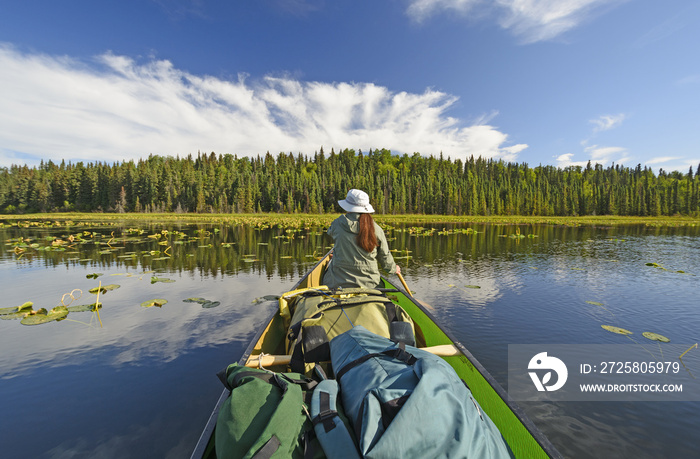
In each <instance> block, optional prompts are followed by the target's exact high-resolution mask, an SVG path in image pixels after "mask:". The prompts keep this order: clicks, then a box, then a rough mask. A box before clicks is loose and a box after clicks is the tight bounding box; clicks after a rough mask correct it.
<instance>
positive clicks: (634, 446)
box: [0, 223, 700, 458]
mask: <svg viewBox="0 0 700 459" xmlns="http://www.w3.org/2000/svg"><path fill="white" fill-rule="evenodd" d="M130 225H131V224H129V223H124V224H118V225H86V226H78V225H74V226H71V227H65V226H61V227H51V226H46V227H43V226H42V227H30V228H17V227H5V228H0V238H1V239H2V241H3V242H4V245H3V246H2V249H1V250H0V287H1V288H2V291H3V303H2V304H1V305H0V307H9V306H17V305H20V304H22V303H24V302H25V301H32V302H33V303H34V308H35V309H37V308H40V307H45V308H47V309H50V308H52V307H54V306H57V305H59V304H60V300H61V297H62V295H63V294H64V293H66V292H69V291H71V290H73V289H75V288H78V289H81V290H82V291H83V298H81V299H80V300H79V303H80V304H83V303H88V302H91V301H94V299H95V296H94V295H90V294H88V293H87V292H88V291H89V289H91V288H94V287H96V286H97V285H98V283H99V282H102V284H111V283H114V284H119V285H120V286H121V287H120V288H119V289H117V290H113V291H110V292H108V293H106V294H104V295H101V297H100V302H101V303H103V307H102V309H101V310H100V317H101V319H102V322H103V324H104V327H102V328H100V327H99V325H98V323H97V321H96V320H95V319H94V317H93V313H89V312H82V313H76V314H73V313H70V314H69V316H68V318H67V319H66V320H64V321H62V322H53V323H48V324H44V325H38V326H23V325H21V324H20V323H19V321H17V320H1V321H0V344H1V346H0V348H1V349H2V352H1V353H0V371H1V373H0V381H1V384H2V386H3V398H2V399H1V400H0V411H2V413H3V418H4V419H10V420H12V422H11V423H9V425H8V426H7V427H5V428H3V429H0V436H1V437H2V443H3V445H4V449H3V456H4V457H10V458H13V457H82V456H86V457H87V456H99V457H112V456H114V457H124V456H129V457H145V456H150V455H152V454H153V453H154V452H156V455H157V456H166V457H168V456H169V457H187V456H188V455H189V453H190V450H191V448H192V447H193V445H194V444H195V442H196V440H197V437H198V435H199V433H200V428H201V427H202V426H203V425H204V423H205V421H206V418H207V417H208V415H209V409H210V407H211V406H212V404H213V403H214V401H215V400H216V398H217V396H218V393H219V391H220V386H219V383H218V381H217V380H216V378H215V376H214V373H215V372H216V371H217V370H218V369H220V368H222V367H223V366H225V365H226V364H227V363H230V362H233V361H236V360H237V359H238V358H239V356H240V355H241V353H242V352H243V349H244V348H245V346H246V345H247V343H248V341H249V340H250V339H251V337H252V336H253V334H254V332H255V331H256V330H257V329H258V327H260V326H261V325H262V324H263V323H264V321H265V320H266V318H267V317H268V315H269V314H270V312H271V311H272V310H273V309H274V308H275V304H274V302H270V301H265V300H263V301H260V302H256V301H255V299H256V298H261V297H263V296H264V295H276V294H279V293H281V292H283V291H285V290H286V289H288V288H290V287H291V286H292V285H293V284H294V282H295V281H296V280H297V279H298V278H299V277H300V276H301V275H303V273H305V272H306V270H307V269H308V268H309V267H310V266H311V265H312V264H313V263H314V262H315V260H316V258H317V257H318V256H320V255H322V254H323V253H325V252H326V251H327V249H328V247H329V245H330V243H331V242H332V241H331V240H330V238H329V237H327V236H326V235H325V234H324V232H323V228H302V229H298V230H297V229H289V228H277V227H275V228H261V229H259V228H253V227H245V226H227V225H184V224H183V225H177V224H168V225H160V224H153V225H140V226H130ZM385 230H386V232H387V235H388V237H389V239H390V244H391V246H392V248H393V249H395V250H396V252H394V254H395V257H396V258H397V263H398V264H399V265H401V266H402V268H403V269H404V274H405V277H406V280H407V281H408V283H409V286H410V287H411V289H412V290H415V291H416V292H417V293H416V296H417V297H419V298H421V299H423V300H425V301H426V302H427V303H429V304H431V305H432V306H433V307H434V308H435V314H436V315H437V317H438V318H439V319H440V320H441V321H442V322H443V323H444V324H445V326H446V327H448V328H449V329H450V330H451V331H452V332H453V333H454V334H455V335H456V337H457V338H458V339H459V340H460V341H462V342H463V343H464V344H465V345H466V346H467V347H468V348H469V349H470V350H471V351H472V353H473V354H474V355H475V356H477V358H478V359H479V360H480V361H481V362H482V364H483V365H484V366H485V367H486V368H487V369H488V370H489V371H490V372H491V373H492V374H493V375H494V377H496V379H497V380H499V381H500V382H501V383H502V384H503V385H504V386H505V383H506V381H507V345H508V344H515V343H530V344H532V343H567V344H574V343H611V344H614V343H623V342H624V343H628V342H629V341H621V340H625V339H626V338H624V337H620V336H619V335H615V334H612V333H609V332H607V331H605V330H603V329H602V328H601V325H602V324H611V325H617V326H622V327H624V328H627V329H629V330H632V331H634V332H635V335H633V338H634V339H636V340H637V341H639V342H640V343H643V341H644V340H645V339H644V338H642V337H641V332H643V331H653V332H658V333H661V334H663V335H665V336H668V337H669V338H671V340H672V342H674V343H683V342H688V343H689V344H692V343H694V342H698V341H700V336H699V335H698V330H700V316H699V315H698V313H697V300H696V299H695V295H694V292H695V291H696V290H697V275H698V274H700V229H698V228H692V227H681V228H656V227H645V226H629V227H615V228H606V227H564V226H551V225H520V226H514V225H443V224H441V225H438V226H435V227H431V226H429V225H423V227H422V228H416V227H412V226H410V225H408V224H406V225H396V226H388V225H385ZM467 230H469V231H467ZM71 236H72V240H71ZM519 236H523V237H519ZM57 241H58V242H57ZM651 262H653V263H656V264H657V265H659V266H662V267H663V268H665V269H661V268H658V267H654V266H647V265H646V263H651ZM678 271H683V273H679V272H678ZM91 273H100V274H102V275H101V276H100V277H98V278H96V279H88V278H87V277H86V276H87V275H88V274H91ZM126 274H129V275H131V276H127V275H126ZM154 276H155V277H158V278H168V279H171V280H173V281H174V282H173V283H161V282H156V283H151V277H154ZM475 287H479V288H475ZM192 297H203V298H206V299H209V300H212V301H219V302H220V305H219V306H218V307H215V308H210V309H207V308H202V307H201V305H200V304H199V303H188V302H185V301H183V300H185V299H187V298H192ZM153 298H164V299H167V300H168V303H167V304H165V305H163V306H162V307H161V308H157V307H152V308H142V307H141V306H140V305H141V303H142V302H144V301H146V300H149V299H153ZM593 303H599V304H600V305H597V304H593ZM644 344H646V343H644ZM654 345H656V343H654ZM691 352H693V351H691ZM694 370H696V373H697V374H700V368H695V369H694ZM47 381H49V382H50V384H49V383H47ZM47 387H51V388H56V389H52V390H51V391H50V392H49V393H48V394H47ZM28 394H42V396H36V395H31V396H30V395H28ZM523 405H524V408H525V410H526V411H527V413H528V414H529V415H530V416H531V417H532V418H533V420H534V421H535V422H536V424H537V425H538V426H539V427H540V428H541V429H542V430H544V431H545V433H546V434H547V435H548V436H549V437H550V439H551V440H552V441H553V443H554V444H555V445H556V446H557V447H558V448H559V449H560V450H561V451H562V452H563V453H564V454H565V455H566V456H569V457H577V458H578V457H582V458H585V457H629V456H634V457H658V456H666V457H685V456H688V455H689V454H693V453H694V452H695V451H696V450H697V447H698V443H697V440H696V438H697V437H696V435H695V434H694V430H693V429H694V426H696V425H697V424H698V423H700V415H699V414H698V413H699V412H700V410H698V408H699V406H698V403H675V404H663V403H647V404H643V403H640V404H623V403H620V404H603V403H593V404H582V403H559V404H553V403H550V404H537V405H535V404H523ZM37 413H41V416H40V417H39V415H38V414H37ZM37 419H41V423H42V424H43V425H57V426H58V425H61V426H70V429H67V428H55V429H49V431H47V432H43V433H42V435H41V436H40V437H37V436H36V435H35V434H34V433H33V430H32V428H31V426H35V425H36V423H37Z"/></svg>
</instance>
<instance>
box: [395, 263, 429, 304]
mask: <svg viewBox="0 0 700 459" xmlns="http://www.w3.org/2000/svg"><path fill="white" fill-rule="evenodd" d="M396 275H397V276H399V280H400V281H401V285H403V288H404V289H405V290H406V293H408V294H409V295H411V296H413V293H411V289H410V288H408V284H407V283H406V280H405V279H404V278H403V276H402V275H401V273H399V272H397V273H396ZM414 300H416V301H417V302H419V303H420V304H422V305H423V306H425V307H426V308H428V309H430V310H431V311H434V310H435V308H434V307H432V306H430V305H429V304H428V303H426V302H425V301H421V300H419V299H418V298H414Z"/></svg>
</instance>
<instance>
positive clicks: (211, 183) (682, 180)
mask: <svg viewBox="0 0 700 459" xmlns="http://www.w3.org/2000/svg"><path fill="white" fill-rule="evenodd" d="M351 188H359V189H362V190H364V191H366V192H367V193H368V194H369V195H370V199H371V202H372V204H373V205H374V207H375V209H376V211H377V212H378V213H380V214H442V215H533V216H587V215H619V216H673V215H691V216H698V215H700V165H699V166H698V168H697V169H696V171H695V173H693V169H692V167H690V168H689V170H688V172H687V173H682V172H678V171H673V172H666V171H664V170H660V171H659V173H658V174H655V173H654V172H653V171H652V170H651V169H649V168H647V167H644V168H642V167H641V165H637V166H636V167H635V168H629V167H624V166H621V165H613V166H610V167H607V168H603V166H602V165H600V164H595V165H592V164H591V163H590V162H589V163H588V165H587V166H586V167H581V166H569V167H566V168H557V167H554V166H543V165H539V166H537V167H529V166H528V165H527V164H525V163H520V164H519V163H511V162H504V161H503V160H496V159H484V158H474V157H471V158H469V159H468V160H467V161H462V160H459V159H456V160H451V159H450V158H449V157H448V158H443V157H442V155H440V157H434V156H429V157H426V156H422V155H420V154H418V153H414V154H413V155H406V154H405V155H402V156H399V155H393V154H392V153H391V152H390V151H389V150H386V149H377V150H374V151H372V150H370V151H369V152H368V153H363V152H362V151H357V152H356V151H355V150H351V149H345V150H342V151H339V152H338V153H336V152H335V151H334V150H331V152H330V153H325V152H324V151H323V149H320V151H318V152H316V153H315V154H314V155H313V156H312V157H310V156H307V155H302V154H297V155H294V154H291V153H289V154H286V153H280V154H278V155H276V156H275V155H272V154H270V153H267V154H265V155H264V156H257V157H253V158H249V157H237V156H235V155H229V154H226V155H221V154H219V155H217V154H215V153H210V154H203V153H199V154H197V156H196V157H193V156H192V155H189V156H187V157H184V158H180V157H171V156H168V157H165V156H155V155H151V156H149V157H148V158H147V159H141V160H138V161H137V162H134V161H125V162H121V163H114V164H107V163H102V162H94V163H92V162H89V163H87V164H84V163H83V162H77V163H74V164H73V163H70V162H69V163H68V164H66V163H65V162H63V161H62V162H61V164H55V163H53V162H52V161H48V162H43V161H42V162H41V164H40V165H39V166H38V167H36V166H35V167H28V166H26V165H23V166H20V165H13V166H11V167H9V168H0V212H2V213H6V214H17V213H34V212H71V211H79V212H196V213H210V212H212V213H260V212H278V213H314V214H315V213H334V212H338V211H340V208H339V207H338V206H337V201H338V200H339V199H343V198H345V195H346V193H347V191H348V190H349V189H351Z"/></svg>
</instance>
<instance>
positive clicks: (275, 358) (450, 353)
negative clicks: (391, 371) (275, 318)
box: [245, 344, 462, 368]
mask: <svg viewBox="0 0 700 459" xmlns="http://www.w3.org/2000/svg"><path fill="white" fill-rule="evenodd" d="M421 350H422V351H426V352H430V353H431V354H433V355H437V356H439V357H454V356H456V355H462V353H461V352H460V351H459V349H457V348H456V347H454V346H453V345H452V344H442V345H439V346H430V347H423V348H421ZM291 360H292V356H291V355H267V354H264V355H263V356H262V366H263V367H269V366H272V365H289V362H290V361H291ZM245 366H247V367H250V368H258V367H259V366H261V363H260V356H259V355H258V356H250V358H249V359H248V361H247V362H246V364H245Z"/></svg>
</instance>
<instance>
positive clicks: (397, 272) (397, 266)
mask: <svg viewBox="0 0 700 459" xmlns="http://www.w3.org/2000/svg"><path fill="white" fill-rule="evenodd" d="M396 274H401V267H400V266H399V265H396Z"/></svg>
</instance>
